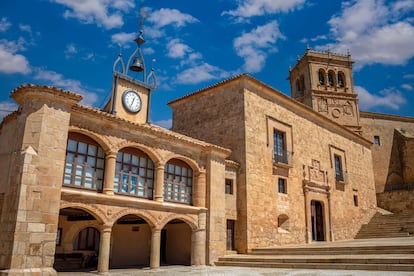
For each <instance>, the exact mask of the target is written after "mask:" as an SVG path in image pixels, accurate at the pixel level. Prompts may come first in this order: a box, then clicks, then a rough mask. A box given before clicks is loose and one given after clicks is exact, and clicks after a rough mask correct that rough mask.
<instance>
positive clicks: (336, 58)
mask: <svg viewBox="0 0 414 276" xmlns="http://www.w3.org/2000/svg"><path fill="white" fill-rule="evenodd" d="M352 64H353V61H352V60H351V56H350V54H347V55H341V54H336V53H332V52H330V51H328V52H319V51H313V50H310V49H307V50H306V53H305V54H304V55H303V56H302V57H301V58H299V59H298V62H297V63H296V65H295V66H294V67H293V68H292V69H291V70H290V72H289V77H288V79H289V81H290V89H291V96H292V98H294V99H295V100H297V101H299V102H301V103H303V104H305V105H307V106H309V107H311V108H312V109H313V110H315V111H317V112H319V113H320V114H322V115H324V116H326V117H328V118H330V119H331V120H333V121H336V122H337V123H339V124H341V125H343V126H345V127H347V128H349V129H350V130H352V131H355V132H357V133H359V134H360V133H361V127H360V125H359V107H358V95H357V94H356V93H355V91H354V83H353V78H352Z"/></svg>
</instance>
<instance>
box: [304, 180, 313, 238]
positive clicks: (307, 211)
mask: <svg viewBox="0 0 414 276" xmlns="http://www.w3.org/2000/svg"><path fill="white" fill-rule="evenodd" d="M304 194H305V219H306V242H307V243H311V242H312V225H309V222H311V208H310V200H308V199H309V191H308V190H307V188H306V187H304ZM311 223H312V222H311Z"/></svg>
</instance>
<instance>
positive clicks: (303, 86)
mask: <svg viewBox="0 0 414 276" xmlns="http://www.w3.org/2000/svg"><path fill="white" fill-rule="evenodd" d="M300 90H301V91H302V94H303V93H304V92H305V77H304V76H303V75H302V76H300Z"/></svg>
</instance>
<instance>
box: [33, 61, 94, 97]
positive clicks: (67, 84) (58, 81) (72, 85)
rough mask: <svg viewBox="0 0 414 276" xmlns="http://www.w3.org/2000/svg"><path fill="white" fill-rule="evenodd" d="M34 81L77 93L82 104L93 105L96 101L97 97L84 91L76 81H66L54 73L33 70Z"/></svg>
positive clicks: (60, 75)
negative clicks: (80, 97) (81, 97)
mask: <svg viewBox="0 0 414 276" xmlns="http://www.w3.org/2000/svg"><path fill="white" fill-rule="evenodd" d="M34 79H36V80H41V81H43V82H46V84H47V85H53V86H56V87H59V88H63V89H66V90H70V91H72V92H74V93H79V94H81V95H82V96H83V100H82V103H84V104H86V105H93V104H94V103H96V101H97V100H98V95H97V94H96V93H94V92H91V91H88V90H87V89H85V88H84V87H83V86H82V84H81V82H80V81H78V80H72V79H66V78H65V77H64V76H63V75H62V74H59V73H57V72H55V71H48V70H44V69H40V68H37V69H36V70H35V75H34Z"/></svg>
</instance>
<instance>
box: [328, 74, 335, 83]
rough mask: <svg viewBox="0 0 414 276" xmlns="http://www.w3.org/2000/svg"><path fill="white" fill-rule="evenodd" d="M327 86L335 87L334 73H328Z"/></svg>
mask: <svg viewBox="0 0 414 276" xmlns="http://www.w3.org/2000/svg"><path fill="white" fill-rule="evenodd" d="M328 84H329V85H330V86H334V85H335V73H334V72H332V71H329V72H328Z"/></svg>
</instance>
